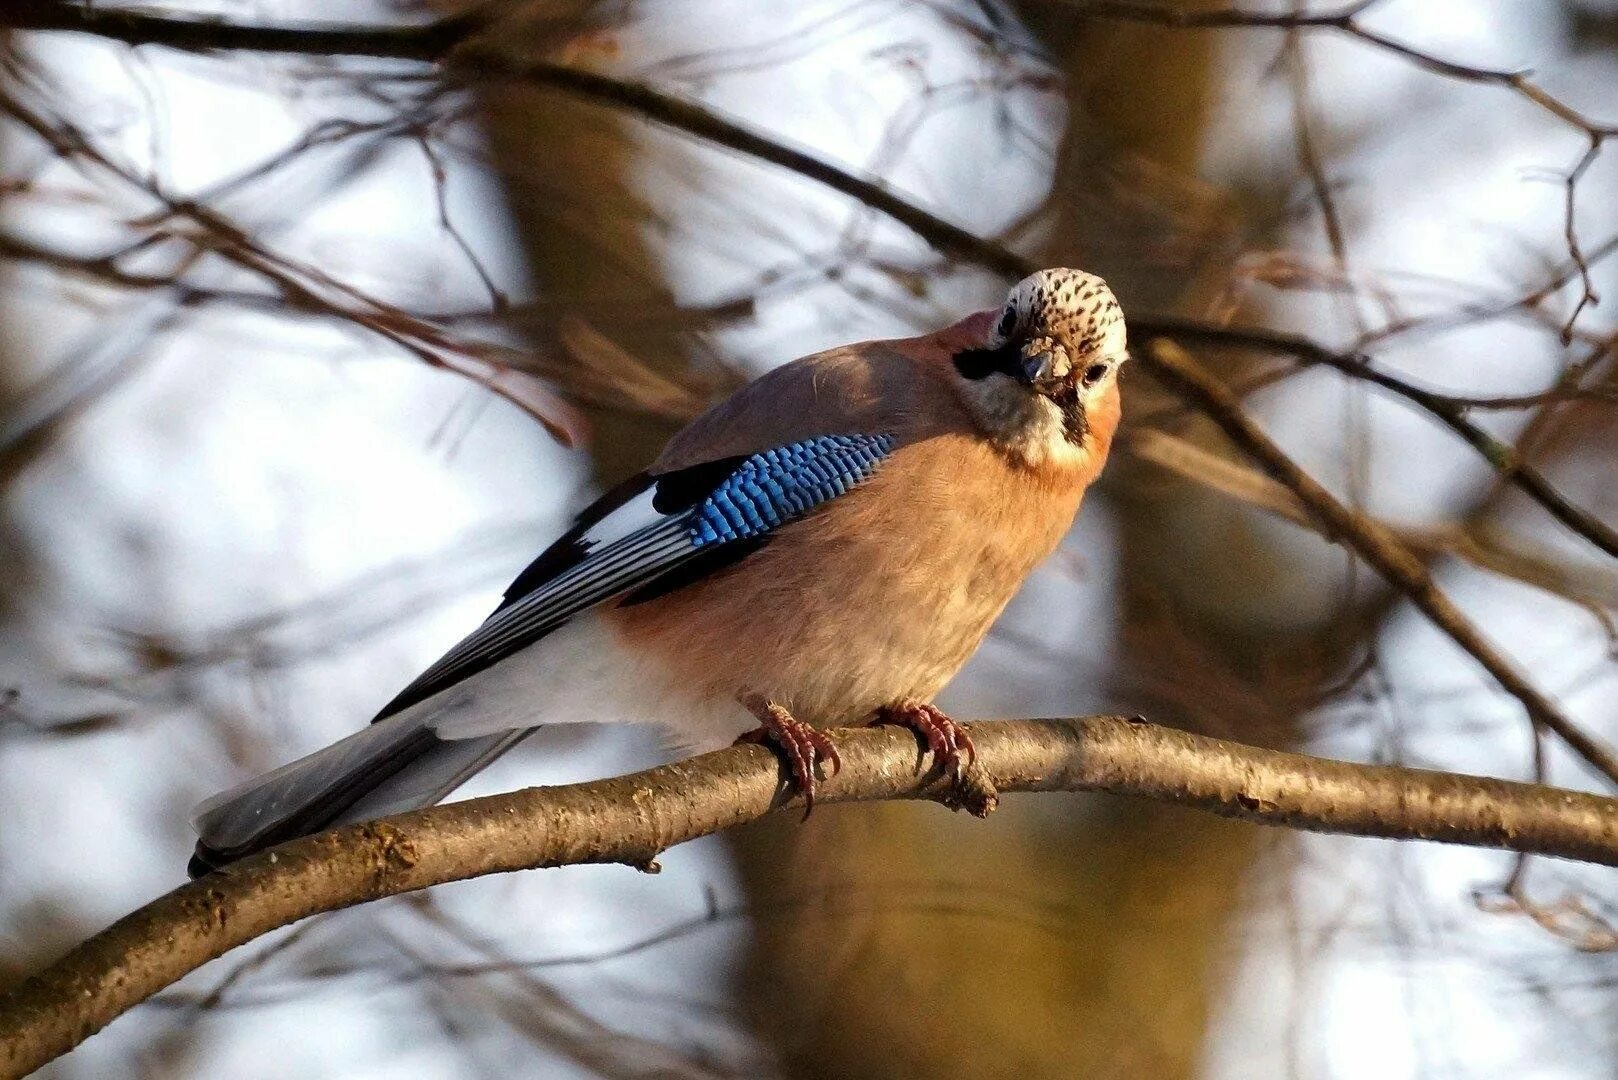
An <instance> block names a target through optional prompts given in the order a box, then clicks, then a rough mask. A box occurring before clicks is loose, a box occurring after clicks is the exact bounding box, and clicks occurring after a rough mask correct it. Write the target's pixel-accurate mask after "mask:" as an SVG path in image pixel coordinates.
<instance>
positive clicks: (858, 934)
mask: <svg viewBox="0 0 1618 1080" xmlns="http://www.w3.org/2000/svg"><path fill="white" fill-rule="evenodd" d="M552 10H553V9H547V10H546V18H547V19H549V18H551V17H552ZM588 10H589V5H581V6H580V7H578V8H577V9H575V10H573V11H572V12H570V13H569V16H570V17H573V18H575V19H576V18H577V17H578V16H579V15H580V13H584V12H587V11H588ZM1048 13H1049V12H1048V9H1047V8H1045V7H1044V6H1043V5H1040V4H1031V5H1029V11H1028V14H1029V15H1030V17H1031V19H1032V22H1033V24H1034V26H1035V28H1036V30H1038V31H1040V32H1041V33H1043V34H1044V36H1045V40H1046V42H1047V44H1048V45H1049V46H1050V47H1051V49H1052V51H1053V52H1054V53H1055V54H1056V55H1057V56H1058V57H1059V58H1061V61H1062V63H1063V66H1064V67H1065V68H1066V70H1067V74H1068V77H1069V79H1070V81H1071V85H1072V86H1073V88H1074V90H1075V92H1076V99H1075V102H1074V112H1073V115H1074V116H1075V117H1076V118H1080V119H1079V121H1077V122H1075V123H1074V125H1073V128H1072V132H1071V136H1070V138H1069V140H1068V145H1067V146H1066V147H1065V149H1064V153H1063V156H1062V159H1061V160H1062V166H1061V170H1060V175H1059V176H1058V178H1057V189H1056V192H1055V197H1054V199H1053V202H1052V206H1051V207H1050V209H1049V212H1048V214H1047V220H1046V223H1045V227H1044V231H1045V234H1046V235H1047V236H1048V237H1050V238H1052V239H1051V240H1050V241H1049V242H1048V243H1046V244H1045V245H1044V250H1043V252H1042V257H1044V258H1045V259H1046V260H1047V261H1050V262H1053V263H1072V264H1077V265H1082V266H1086V267H1091V268H1094V269H1097V270H1099V271H1100V272H1101V273H1103V274H1104V275H1106V276H1107V277H1108V278H1109V279H1110V280H1112V281H1113V282H1114V283H1115V285H1116V286H1117V287H1118V290H1119V292H1120V294H1121V295H1122V296H1123V298H1124V301H1125V303H1126V305H1143V306H1146V307H1154V308H1163V307H1166V306H1169V305H1170V304H1171V303H1172V302H1173V301H1174V300H1175V299H1176V298H1177V297H1179V296H1181V295H1183V294H1184V293H1185V292H1186V291H1187V290H1188V289H1189V288H1190V287H1191V284H1192V281H1191V279H1192V276H1193V275H1192V274H1191V273H1190V271H1189V270H1188V268H1187V266H1186V265H1185V260H1184V259H1183V258H1179V254H1183V253H1179V254H1177V253H1176V252H1174V251H1171V250H1168V249H1167V248H1165V244H1164V243H1163V242H1162V241H1163V238H1164V237H1169V236H1181V235H1183V233H1184V231H1185V230H1184V222H1183V221H1177V220H1166V219H1168V218H1173V216H1174V215H1175V214H1177V213H1179V212H1180V211H1182V210H1184V209H1185V208H1184V207H1181V206H1174V205H1162V202H1163V200H1164V198H1167V199H1168V200H1169V201H1172V200H1173V199H1174V198H1175V197H1176V196H1175V193H1183V192H1187V191H1190V190H1191V187H1190V185H1181V184H1179V183H1178V182H1177V181H1175V180H1174V179H1172V178H1173V177H1174V176H1176V175H1189V174H1192V173H1194V171H1195V168H1196V160H1197V152H1198V147H1199V145H1200V140H1201V138H1202V127H1203V121H1204V117H1205V115H1206V112H1207V94H1208V85H1209V72H1210V66H1211V47H1212V44H1213V43H1212V39H1211V38H1210V37H1209V36H1207V35H1196V34H1179V35H1170V34H1163V33H1161V32H1153V31H1150V30H1145V29H1142V28H1136V27H1128V26H1116V25H1107V24H1082V25H1081V24H1079V23H1077V22H1076V21H1074V20H1072V19H1071V18H1053V19H1049V20H1046V19H1044V18H1043V17H1044V16H1045V15H1047V14H1048ZM1063 14H1064V15H1065V14H1066V13H1063ZM550 25H555V24H550V23H548V22H545V21H542V20H536V33H535V36H536V40H543V39H544V38H545V35H546V32H547V27H548V26H550ZM1091 91H1093V92H1091ZM485 106H486V116H487V120H486V122H487V125H488V129H489V133H490V139H491V144H492V148H493V152H494V155H495V159H496V162H497V165H498V166H499V168H500V169H501V171H502V173H503V175H504V176H505V178H506V185H507V191H508V195H509V198H510V200H511V203H512V208H513V211H514V214H515V216H516V219H517V222H518V225H519V227H520V229H521V232H522V240H523V244H524V246H525V248H526V250H527V252H528V255H529V258H530V261H531V263H532V266H533V272H534V275H535V277H536V279H537V281H538V284H539V288H540V290H541V292H542V293H543V295H544V297H545V299H546V302H547V305H556V304H560V305H561V306H562V307H563V308H564V309H565V307H566V302H567V300H568V299H569V298H575V299H577V300H578V301H579V303H580V305H581V307H583V306H590V305H591V304H592V303H599V301H600V300H601V298H603V297H615V296H623V295H626V294H631V295H634V296H636V297H637V298H639V299H638V300H637V302H645V303H663V304H666V303H668V295H667V290H666V289H664V288H661V287H660V286H659V284H658V280H659V269H658V263H657V259H656V256H655V254H654V252H652V251H651V250H650V248H649V246H648V245H647V243H646V241H645V239H644V237H645V235H646V231H647V226H648V224H649V223H650V222H651V220H652V215H651V213H650V211H649V209H648V208H647V207H646V205H645V204H644V202H643V201H642V200H641V199H640V198H639V196H638V195H637V193H636V191H635V188H634V179H635V170H636V166H637V163H638V162H639V161H640V160H641V155H642V154H643V153H645V152H646V144H645V143H644V141H643V139H644V135H643V134H642V133H641V132H640V131H639V130H637V129H636V127H635V122H634V121H631V120H626V119H625V118H622V117H620V116H617V115H614V114H611V113H609V112H607V111H604V110H601V109H598V108H595V107H591V106H586V105H581V104H578V103H575V102H572V101H569V100H565V99H563V98H560V97H557V96H555V95H540V94H536V93H534V92H532V91H527V90H523V89H520V88H517V89H508V90H502V91H501V92H499V93H498V94H491V95H490V96H488V97H487V98H486V99H485ZM1143 180H1144V181H1146V182H1145V183H1143V182H1142V181H1143ZM1143 191H1144V192H1145V193H1146V194H1145V195H1142V192H1143ZM1165 192H1166V193H1168V194H1167V195H1166V196H1165V194H1164V193H1165ZM1120 218H1127V219H1128V221H1129V222H1130V223H1131V224H1132V225H1134V226H1137V228H1132V229H1123V230H1120V229H1119V227H1118V225H1119V220H1120ZM1154 224H1156V225H1159V226H1160V229H1159V231H1158V232H1154V231H1153V229H1154ZM598 329H606V328H601V327H598ZM612 332H613V337H614V339H615V340H616V341H617V343H618V344H619V345H622V346H624V347H625V348H628V349H629V350H631V351H632V352H634V353H635V354H636V355H637V356H638V357H639V358H640V359H642V360H643V361H646V362H647V363H649V364H651V365H652V366H654V367H658V368H662V369H663V370H672V369H674V368H675V367H677V366H679V365H683V364H684V363H685V357H684V355H683V354H682V350H681V349H680V348H679V347H678V345H677V343H676V342H675V340H674V339H673V338H672V337H670V336H669V335H667V334H662V333H656V332H647V333H644V334H635V333H634V331H633V330H625V329H622V328H613V329H612ZM593 420H594V422H595V424H596V426H597V433H596V441H595V443H594V453H595V461H596V469H597V474H598V475H599V476H600V477H601V478H602V479H604V480H610V479H612V478H615V477H616V476H619V475H622V474H623V473H626V472H628V471H630V470H632V469H634V468H637V467H640V466H641V465H643V464H644V463H645V461H646V460H648V459H649V458H650V457H651V456H652V455H653V454H654V453H655V451H656V449H657V447H658V445H659V444H660V443H661V441H662V440H663V438H664V437H665V436H666V434H667V429H666V428H659V427H658V426H656V425H651V424H647V423H646V422H645V421H644V420H641V419H638V418H635V419H625V418H623V417H621V416H615V415H613V414H611V413H610V412H603V413H598V414H596V415H595V416H594V417H593ZM1119 486H1120V485H1118V484H1116V483H1115V484H1114V485H1113V487H1114V489H1117V488H1118V487H1119ZM1196 499H1197V497H1196V496H1195V495H1193V494H1191V493H1189V492H1187V493H1186V495H1185V500H1186V502H1187V508H1186V509H1185V510H1184V512H1183V513H1182V512H1181V511H1179V510H1176V509H1175V508H1174V507H1175V505H1176V501H1175V500H1172V499H1171V500H1161V499H1158V498H1154V500H1153V506H1154V510H1153V515H1154V516H1153V517H1151V518H1150V519H1148V517H1147V515H1146V512H1145V510H1144V509H1136V508H1134V506H1133V505H1132V503H1131V502H1130V501H1129V500H1127V499H1125V500H1120V505H1121V506H1122V508H1123V510H1124V513H1123V515H1122V519H1123V522H1124V529H1125V535H1124V536H1123V537H1122V547H1123V550H1124V551H1125V552H1127V553H1129V555H1128V557H1127V562H1126V566H1125V568H1124V573H1125V587H1124V592H1123V596H1122V597H1121V598H1120V602H1121V604H1122V605H1123V607H1124V608H1125V610H1127V611H1128V612H1130V613H1131V614H1132V615H1136V614H1139V615H1141V618H1142V619H1143V620H1144V619H1145V618H1146V616H1145V614H1144V613H1146V612H1157V613H1161V612H1163V611H1165V610H1166V611H1168V612H1171V613H1173V614H1174V617H1173V618H1172V619H1171V620H1170V621H1172V622H1176V623H1180V625H1179V627H1178V629H1179V631H1180V632H1179V633H1170V634H1165V633H1163V632H1162V630H1163V627H1162V626H1161V625H1160V624H1154V625H1152V626H1150V627H1146V628H1144V630H1143V632H1140V633H1133V634H1131V635H1130V643H1129V647H1128V648H1127V649H1126V650H1125V653H1126V655H1127V660H1126V661H1125V663H1126V664H1127V666H1128V670H1125V671H1121V672H1119V673H1118V677H1117V680H1116V681H1117V683H1118V686H1119V688H1121V690H1120V694H1121V696H1124V697H1126V698H1130V699H1131V700H1142V694H1141V693H1139V692H1138V690H1137V689H1135V688H1136V687H1137V685H1138V684H1140V683H1142V682H1146V683H1155V682H1157V681H1159V680H1157V678H1156V675H1157V673H1158V672H1160V671H1162V670H1184V659H1185V657H1184V655H1183V654H1184V653H1185V652H1186V651H1187V650H1190V651H1193V652H1197V651H1205V653H1206V654H1207V655H1208V656H1210V657H1212V658H1213V659H1210V660H1209V662H1208V663H1207V664H1206V665H1205V667H1206V669H1207V670H1208V671H1217V670H1219V669H1220V667H1221V665H1222V664H1223V663H1228V662H1230V661H1235V662H1237V666H1238V669H1241V668H1242V667H1246V668H1248V669H1252V668H1253V667H1254V665H1253V664H1252V663H1251V662H1247V661H1250V660H1251V657H1253V656H1256V655H1263V654H1264V652H1265V651H1266V649H1267V648H1268V647H1269V645H1270V644H1272V643H1273V642H1271V641H1267V640H1265V637H1264V634H1263V633H1255V631H1254V628H1253V626H1251V625H1237V626H1232V625H1230V624H1229V623H1228V622H1227V621H1223V620H1221V619H1219V618H1218V617H1216V616H1207V617H1206V618H1205V620H1204V621H1202V622H1197V623H1190V622H1182V620H1181V615H1182V614H1183V613H1185V612H1188V611H1190V610H1192V609H1196V610H1200V611H1202V612H1218V611H1221V610H1236V611H1244V612H1248V613H1252V612H1254V611H1255V610H1260V611H1261V610H1262V598H1260V601H1259V602H1258V603H1257V606H1256V607H1255V602H1253V601H1252V598H1251V597H1249V603H1247V604H1245V605H1237V606H1235V607H1234V608H1230V609H1227V608H1224V607H1222V605H1221V604H1219V603H1218V602H1216V601H1215V602H1210V601H1209V598H1208V597H1207V596H1206V592H1207V590H1208V589H1209V587H1210V586H1209V582H1210V580H1212V581H1217V580H1228V574H1220V573H1215V572H1211V570H1210V568H1212V569H1213V570H1217V569H1219V568H1223V569H1224V570H1226V571H1228V570H1229V569H1230V568H1231V567H1232V566H1235V565H1248V566H1251V565H1255V564H1263V563H1265V562H1266V561H1271V560H1275V559H1278V558H1279V556H1278V555H1276V554H1274V553H1272V552H1269V551H1266V550H1264V549H1263V548H1262V546H1261V545H1260V544H1259V542H1258V541H1257V540H1256V539H1255V537H1253V536H1252V535H1251V534H1249V533H1247V532H1245V531H1243V530H1242V529H1241V527H1240V521H1241V519H1240V518H1239V517H1238V516H1236V515H1230V516H1228V517H1226V518H1224V519H1223V521H1222V523H1221V522H1210V520H1209V519H1208V518H1207V517H1206V515H1205V513H1203V511H1204V510H1205V505H1204V504H1201V503H1199V502H1196ZM1165 505H1168V506H1169V509H1167V510H1165V509H1164V506H1165ZM1199 514H1200V515H1202V516H1201V517H1200V518H1199V517H1198V515H1199ZM1165 515H1166V516H1165ZM1211 526H1212V527H1211ZM1165 537H1167V538H1169V539H1168V540H1167V541H1165ZM1187 564H1189V565H1190V566H1191V568H1192V569H1190V570H1189V571H1188V570H1187V569H1186V565H1187ZM1177 571H1178V572H1177ZM1277 576H1278V577H1282V578H1284V577H1285V576H1286V575H1285V574H1280V575H1277ZM1244 579H1245V582H1248V583H1250V582H1251V581H1254V580H1258V581H1262V580H1268V579H1271V578H1269V577H1268V576H1267V575H1259V576H1257V577H1256V578H1255V577H1247V576H1245V575H1244ZM1155 618H1156V619H1157V620H1158V623H1160V621H1161V618H1162V616H1161V615H1160V614H1159V615H1158V616H1156V617H1155ZM1170 653H1173V654H1174V655H1169V654H1170ZM1244 662H1245V663H1244ZM1169 665H1178V666H1177V667H1176V668H1170V667H1169ZM1170 696H1172V695H1170ZM1156 716H1157V718H1159V719H1166V720H1169V721H1171V722H1180V723H1187V724H1194V723H1195V722H1196V719H1197V718H1196V717H1192V716H1190V715H1187V714H1183V713H1172V712H1169V711H1168V710H1167V705H1166V703H1160V707H1159V708H1158V709H1157V710H1156ZM1277 727H1278V728H1279V729H1280V730H1283V731H1284V730H1285V729H1286V727H1287V723H1286V721H1285V720H1284V719H1283V720H1282V721H1281V722H1280V723H1279V724H1278V725H1277ZM1240 734H1243V735H1247V736H1249V737H1251V736H1252V732H1250V731H1244V732H1240ZM1268 734H1270V735H1271V736H1272V737H1273V736H1274V734H1275V732H1273V731H1272V732H1270V733H1268ZM1272 741H1273V740H1272ZM1070 805H1071V806H1072V807H1073V809H1072V810H1070V811H1068V812H1060V813H1057V814H1054V815H1053V814H1052V813H1051V812H1050V810H1049V808H1048V807H1045V806H1043V805H1042V806H1033V805H1031V804H1018V803H1012V804H1011V805H1009V806H1007V807H1006V808H1004V809H1002V810H1001V811H1000V813H999V814H997V815H996V817H995V819H993V820H991V821H990V822H987V823H979V822H976V821H971V820H968V819H962V818H951V817H949V816H948V815H945V814H944V813H942V812H941V811H939V810H938V809H937V808H936V807H930V806H897V805H891V806H880V807H858V808H826V809H823V810H821V811H820V812H818V813H817V814H816V815H815V818H814V820H812V821H811V822H809V823H808V825H807V826H800V825H799V824H798V823H797V822H796V821H788V820H784V819H783V820H779V821H774V822H769V823H765V824H763V825H761V826H759V827H757V828H754V829H751V830H747V831H746V832H745V833H744V834H743V835H742V836H741V837H740V838H739V839H738V840H737V842H736V851H737V856H738V859H739V862H740V867H741V870H742V874H743V878H744V881H745V882H746V884H747V888H748V890H749V892H750V894H751V899H752V902H753V904H755V905H756V906H757V907H759V908H760V909H761V910H763V911H765V912H767V913H769V914H767V915H765V916H764V917H761V919H760V920H759V923H758V928H757V933H756V937H755V941H754V948H753V952H752V956H751V958H750V963H749V968H748V973H747V975H746V976H745V979H744V993H745V995H746V998H747V1000H748V1001H749V1002H751V1003H753V1005H754V1007H755V1009H756V1014H757V1017H758V1023H759V1029H760V1032H761V1034H762V1035H763V1036H764V1037H766V1038H767V1039H768V1040H769V1041H771V1042H773V1043H774V1044H775V1045H776V1046H777V1047H778V1048H779V1049H780V1051H781V1054H782V1058H783V1060H784V1061H785V1062H786V1064H787V1066H788V1068H789V1070H790V1071H792V1072H793V1073H794V1074H796V1075H801V1076H805V1077H811V1076H812V1077H827V1076H848V1077H931V1076H991V1075H1013V1074H1016V1075H1034V1076H1086V1077H1088V1076H1099V1077H1106V1076H1120V1077H1135V1076H1152V1077H1162V1078H1173V1077H1182V1076H1189V1075H1191V1074H1192V1073H1193V1072H1194V1071H1195V1067H1196V1063H1197V1060H1198V1056H1199V1053H1200V1049H1201V1044H1202V1039H1203V1035H1204V1030H1205V1026H1206V1023H1207V1014H1208V1001H1209V995H1210V991H1211V988H1212V987H1213V986H1214V985H1216V984H1217V978H1218V974H1217V973H1218V968H1219V963H1218V960H1219V957H1218V956H1216V954H1215V943H1216V942H1217V941H1218V940H1219V939H1220V937H1221V935H1222V934H1223V933H1224V931H1225V927H1226V922H1227V916H1228V914H1229V912H1230V910H1231V908H1232V906H1233V904H1234V903H1235V901H1236V897H1237V895H1238V887H1239V884H1240V881H1241V878H1242V875H1243V874H1244V873H1245V871H1246V870H1247V868H1248V866H1249V865H1250V860H1251V856H1252V853H1253V850H1254V846H1253V845H1254V840H1253V837H1252V834H1251V832H1250V831H1249V830H1245V829H1242V828H1240V827H1236V826H1231V825H1228V824H1224V823H1220V822H1217V821H1205V820H1199V819H1197V818H1195V817H1192V816H1189V815H1185V814H1182V813H1175V812H1173V811H1170V810H1166V809H1159V808H1145V807H1137V806H1133V805H1129V806H1125V805H1121V804H1117V803H1115V802H1112V801H1104V800H1088V799H1087V800H1076V801H1075V802H1074V803H1072V804H1070Z"/></svg>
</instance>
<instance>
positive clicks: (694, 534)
mask: <svg viewBox="0 0 1618 1080" xmlns="http://www.w3.org/2000/svg"><path fill="white" fill-rule="evenodd" d="M895 442H896V440H895V439H894V437H893V436H892V435H821V436H817V437H816V438H812V439H805V440H803V441H802V442H795V443H791V444H790V445H787V446H781V447H776V448H775V449H773V450H764V451H762V452H760V453H757V454H753V455H750V456H748V457H745V458H740V459H736V458H730V459H726V460H724V461H713V462H706V463H704V464H701V465H696V466H693V467H691V468H689V469H682V470H679V471H677V472H673V473H664V474H662V475H659V476H647V475H644V474H643V475H641V476H640V477H637V478H635V479H633V480H631V481H629V482H628V483H626V484H625V485H621V486H620V487H619V488H616V489H614V490H613V491H611V492H608V493H607V494H606V495H603V496H602V497H601V498H600V499H599V500H597V501H596V503H595V504H594V505H592V506H591V507H590V508H589V509H587V510H586V511H585V512H584V513H582V514H581V515H580V516H579V519H578V521H577V523H576V524H575V525H574V527H573V528H572V529H570V530H568V532H566V533H565V534H563V536H562V537H561V538H560V539H558V540H557V541H556V543H554V544H552V545H551V547H550V548H548V549H546V551H545V552H544V553H542V554H541V555H540V556H539V558H537V559H535V560H534V562H533V563H532V564H530V565H529V567H528V569H526V570H524V571H523V572H522V574H521V575H520V576H519V577H518V578H517V580H516V581H515V582H513V583H512V587H511V588H510V589H508V590H507V592H506V597H505V600H504V602H502V603H501V605H500V607H499V608H497V609H496V610H495V612H494V614H492V615H490V616H489V618H488V619H487V620H486V621H485V622H484V623H483V625H482V626H479V627H478V628H477V629H476V630H474V631H473V632H472V633H471V634H469V635H468V636H467V637H466V638H465V639H464V640H462V641H461V642H460V643H459V644H457V645H456V646H455V647H454V648H452V649H450V650H449V652H447V653H445V654H444V655H443V656H442V657H440V658H439V660H438V662H437V663H435V664H433V666H432V667H430V668H428V669H427V670H426V671H424V672H422V673H421V675H420V676H418V677H417V678H416V680H415V681H414V682H412V683H411V684H410V685H409V686H407V687H405V688H404V690H402V691H400V692H399V694H398V695H397V696H396V697H395V698H394V699H393V700H392V701H390V702H389V703H388V704H387V706H386V707H384V708H383V710H382V711H381V713H379V714H378V717H377V718H378V719H382V718H384V717H387V716H391V715H392V714H394V713H396V712H398V711H399V710H401V709H404V708H407V707H409V706H410V705H413V704H415V703H417V702H420V701H424V700H426V699H427V698H429V697H431V696H433V695H434V694H437V693H439V692H441V691H443V690H446V689H448V688H449V687H451V686H453V685H455V684H456V683H458V682H460V681H461V680H462V679H465V678H467V677H469V676H471V675H475V674H476V673H477V672H479V671H482V670H484V669H485V668H487V667H489V666H490V665H491V664H495V663H498V662H499V661H500V660H503V659H504V658H506V657H508V656H510V655H512V654H513V653H515V652H517V651H518V650H520V649H523V648H526V647H527V646H529V645H531V644H533V643H534V642H535V641H538V640H539V639H540V638H542V637H544V636H545V635H546V634H549V633H550V632H551V631H553V630H555V629H556V628H557V627H559V626H561V625H562V624H564V623H565V622H567V621H568V620H569V619H571V618H573V617H574V616H575V615H577V614H578V613H579V612H581V611H584V610H586V609H588V608H592V607H594V606H596V605H597V604H600V603H603V602H605V601H607V600H610V599H612V598H613V597H623V598H624V601H623V602H625V603H631V602H641V601H644V600H648V599H653V598H655V597H656V596H659V595H662V594H664V593H666V592H669V591H672V590H673V589H677V588H680V587H682V586H684V585H687V584H689V583H690V582H692V581H695V580H698V579H699V578H701V577H704V576H706V575H707V574H710V573H713V572H714V571H715V570H717V569H718V568H720V567H723V566H726V565H730V564H731V563H733V562H735V561H737V560H739V559H743V558H745V557H746V556H747V555H749V554H751V553H752V552H753V551H755V550H757V549H758V547H759V546H760V545H761V544H763V543H764V541H765V539H766V538H767V537H768V534H769V533H770V532H771V531H772V530H774V529H777V528H779V527H780V526H782V525H785V524H787V523H788V522H790V521H793V520H794V519H796V518H800V517H802V516H803V515H804V514H807V513H808V512H809V511H811V510H813V509H814V508H815V507H817V506H820V505H821V504H823V503H826V502H829V501H830V500H832V499H835V498H836V497H837V496H839V495H842V494H843V493H845V492H847V491H848V490H849V489H851V488H853V487H855V486H856V485H857V484H859V483H860V482H861V481H863V480H865V479H867V478H868V477H869V476H870V475H871V474H872V473H873V472H875V471H876V469H877V466H879V465H880V464H881V463H882V459H883V458H885V457H887V456H888V454H890V453H892V451H893V447H894V444H895Z"/></svg>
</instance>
